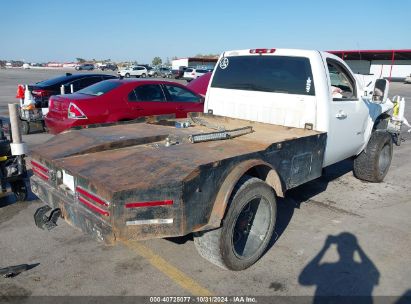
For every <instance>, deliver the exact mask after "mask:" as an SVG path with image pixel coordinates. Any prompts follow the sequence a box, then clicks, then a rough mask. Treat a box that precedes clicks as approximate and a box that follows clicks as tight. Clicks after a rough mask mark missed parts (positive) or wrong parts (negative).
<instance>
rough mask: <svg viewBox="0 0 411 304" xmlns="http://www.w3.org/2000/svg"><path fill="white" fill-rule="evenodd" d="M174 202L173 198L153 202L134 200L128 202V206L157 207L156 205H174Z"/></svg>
mask: <svg viewBox="0 0 411 304" xmlns="http://www.w3.org/2000/svg"><path fill="white" fill-rule="evenodd" d="M173 203H174V202H173V201H172V200H165V201H153V202H133V203H128V204H126V208H139V207H155V206H164V205H172V204H173Z"/></svg>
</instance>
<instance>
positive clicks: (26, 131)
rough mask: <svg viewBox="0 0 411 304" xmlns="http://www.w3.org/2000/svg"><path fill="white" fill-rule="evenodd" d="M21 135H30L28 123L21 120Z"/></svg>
mask: <svg viewBox="0 0 411 304" xmlns="http://www.w3.org/2000/svg"><path fill="white" fill-rule="evenodd" d="M20 127H21V134H24V135H27V134H29V133H30V123H29V122H28V121H27V120H21V125H20Z"/></svg>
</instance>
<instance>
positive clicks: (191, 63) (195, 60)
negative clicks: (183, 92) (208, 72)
mask: <svg viewBox="0 0 411 304" xmlns="http://www.w3.org/2000/svg"><path fill="white" fill-rule="evenodd" d="M217 61H218V57H188V58H180V59H174V60H172V61H171V68H172V69H173V70H179V69H180V67H193V68H197V67H201V68H205V69H213V68H214V66H215V64H216V63H217Z"/></svg>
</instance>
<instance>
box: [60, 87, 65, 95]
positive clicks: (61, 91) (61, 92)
mask: <svg viewBox="0 0 411 304" xmlns="http://www.w3.org/2000/svg"><path fill="white" fill-rule="evenodd" d="M60 94H61V95H64V85H62V86H61V87H60Z"/></svg>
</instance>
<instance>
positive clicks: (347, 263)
mask: <svg viewBox="0 0 411 304" xmlns="http://www.w3.org/2000/svg"><path fill="white" fill-rule="evenodd" d="M333 244H334V245H336V249H337V252H338V255H339V259H338V261H337V262H331V263H330V262H324V263H321V260H322V259H323V258H324V256H325V254H326V253H327V251H328V250H329V249H330V248H331V246H332V245H333ZM356 253H357V254H358V257H359V259H360V261H356V259H355V254H356ZM379 278H380V273H379V271H378V269H377V267H376V266H375V265H374V263H373V262H372V261H371V260H370V259H369V258H368V256H367V255H366V254H365V252H364V251H363V250H362V248H361V247H360V245H359V244H358V241H357V238H356V237H355V236H354V235H353V234H351V233H348V232H343V233H341V234H339V235H337V236H331V235H329V236H328V237H327V239H326V241H325V243H324V246H323V248H322V249H321V250H320V252H319V253H318V254H317V255H316V256H315V257H314V258H313V259H312V260H311V261H310V262H309V263H308V264H307V265H306V266H305V268H304V269H303V271H302V272H301V274H300V276H299V278H298V281H299V283H300V284H301V285H305V286H312V285H315V286H316V287H317V288H316V291H315V297H314V300H313V303H330V302H332V303H347V301H348V302H351V300H354V299H353V298H351V297H353V296H354V297H358V299H361V303H373V299H372V292H373V289H374V286H376V285H378V283H379ZM331 297H332V298H331ZM346 297H350V298H351V300H350V299H348V298H346Z"/></svg>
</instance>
